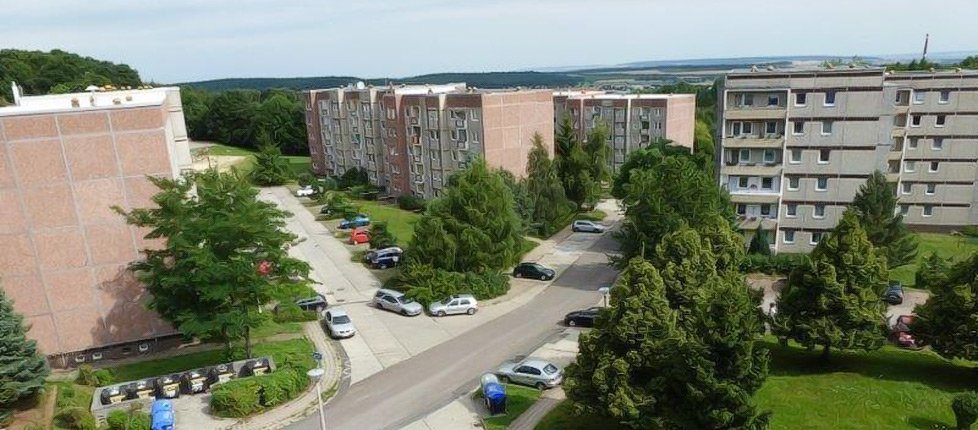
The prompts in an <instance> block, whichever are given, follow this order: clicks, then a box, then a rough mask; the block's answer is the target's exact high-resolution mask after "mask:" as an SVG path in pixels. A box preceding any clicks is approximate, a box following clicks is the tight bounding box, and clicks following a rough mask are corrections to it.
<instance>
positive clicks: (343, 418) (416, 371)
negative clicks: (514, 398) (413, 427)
mask: <svg viewBox="0 0 978 430" xmlns="http://www.w3.org/2000/svg"><path fill="white" fill-rule="evenodd" d="M616 249H617V243H616V242H615V241H614V239H612V238H611V237H610V235H605V236H604V237H603V238H601V239H600V240H598V242H597V243H595V244H594V246H592V247H591V248H590V249H588V250H586V251H584V252H582V253H581V256H580V258H578V260H577V261H576V263H574V264H573V265H572V266H571V267H569V268H568V269H567V270H565V271H564V272H563V273H561V274H559V276H558V278H557V279H556V280H555V281H554V283H553V284H552V285H551V286H550V287H549V288H547V289H546V290H545V291H544V292H542V293H540V294H539V295H538V296H537V297H535V298H534V299H533V300H531V301H530V302H528V303H527V304H526V305H524V306H522V307H520V308H517V309H515V310H513V311H511V312H510V313H508V314H506V315H504V316H502V317H499V318H496V319H494V320H492V321H490V322H488V323H486V324H483V325H481V326H479V327H477V328H475V329H472V330H471V331H468V332H466V333H465V334H463V335H461V336H458V337H455V338H454V339H451V340H448V341H446V342H444V343H442V344H440V345H438V346H435V347H433V348H431V349H428V350H427V351H425V352H423V353H421V354H419V355H417V356H414V357H412V358H411V359H408V360H406V361H403V362H401V363H398V364H396V365H394V366H391V367H388V368H386V369H384V370H383V371H381V372H379V373H377V374H374V375H373V376H371V377H369V378H367V379H365V380H363V381H361V382H359V383H357V384H355V385H353V386H351V387H350V389H349V390H348V391H347V392H346V393H342V394H341V396H340V397H338V398H335V399H333V401H331V402H330V403H329V405H328V406H327V407H326V414H327V416H326V425H327V428H329V429H332V430H384V429H392V430H394V429H400V428H401V427H404V426H406V425H408V424H410V423H412V422H414V421H416V420H418V419H421V418H423V417H425V416H426V415H428V414H429V413H431V412H434V411H435V410H437V409H438V408H440V407H442V406H444V405H446V404H448V403H450V402H451V401H453V400H455V399H456V398H458V397H459V396H461V395H463V394H465V393H466V392H468V391H469V390H470V389H471V388H472V387H474V386H476V385H477V384H478V379H479V377H480V376H481V375H482V374H483V373H485V372H488V371H492V370H494V369H495V368H496V367H497V366H499V365H500V364H501V363H502V362H504V361H506V360H509V359H512V358H513V357H514V356H516V355H521V354H527V353H528V352H530V351H533V350H534V349H536V348H537V347H538V346H540V345H542V344H543V343H545V342H546V340H547V339H548V338H549V337H551V336H553V335H556V334H557V333H558V331H559V330H560V329H561V325H560V324H561V320H562V318H563V316H564V314H566V313H567V312H570V311H572V310H575V309H580V308H584V307H588V306H593V305H594V304H595V303H596V302H597V301H598V300H599V299H600V298H601V295H600V293H598V292H597V289H598V288H599V287H600V286H602V285H605V284H607V283H609V282H611V281H612V280H613V279H614V277H615V275H616V273H617V272H616V271H615V270H613V269H612V268H611V267H609V266H608V264H607V261H608V260H607V257H606V254H607V253H610V252H613V251H615V250H616ZM318 421H319V417H318V415H312V416H310V417H307V418H306V419H304V420H303V421H299V422H297V423H295V424H293V425H291V426H289V427H287V428H288V429H290V430H317V429H319V422H318Z"/></svg>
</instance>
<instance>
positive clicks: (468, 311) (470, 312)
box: [465, 308, 475, 315]
mask: <svg viewBox="0 0 978 430" xmlns="http://www.w3.org/2000/svg"><path fill="white" fill-rule="evenodd" d="M465 313H467V314H469V315H475V308H469V310H467V311H465Z"/></svg>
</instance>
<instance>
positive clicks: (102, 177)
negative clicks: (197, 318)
mask: <svg viewBox="0 0 978 430" xmlns="http://www.w3.org/2000/svg"><path fill="white" fill-rule="evenodd" d="M14 94H15V96H14V104H13V105H11V106H7V107H0V250H2V251H0V288H3V291H4V292H5V293H6V295H7V297H9V298H10V299H12V300H13V302H14V308H15V309H16V310H17V311H18V312H20V313H22V314H24V315H25V317H26V323H27V324H28V325H29V326H30V331H29V336H30V337H31V338H33V339H36V340H37V341H38V345H39V346H40V349H41V350H42V351H43V352H44V353H45V354H47V355H48V357H49V358H50V359H51V362H52V364H53V365H55V366H69V365H74V364H77V363H84V362H90V361H97V360H100V359H104V358H111V357H122V356H126V355H130V354H133V355H134V354H140V353H148V352H151V351H153V350H156V349H158V348H161V347H163V346H165V345H167V344H172V343H174V342H176V343H179V335H178V334H177V333H176V332H175V331H174V329H173V328H172V327H171V326H169V325H168V324H166V323H164V322H162V321H160V320H159V318H158V317H157V316H156V315H155V314H154V313H152V312H150V311H148V310H147V309H146V307H145V304H144V303H145V301H146V299H147V295H146V293H145V291H144V289H143V288H142V286H141V285H140V284H139V283H138V282H137V281H136V280H135V279H134V278H133V276H132V275H131V274H130V273H129V272H128V271H127V270H126V267H127V264H128V263H130V262H131V261H133V260H135V259H136V258H138V256H139V252H140V250H142V249H145V248H149V247H152V246H158V243H157V242H156V241H150V240H146V239H144V236H145V234H146V233H147V231H146V230H143V229H138V228H135V227H132V226H129V225H128V224H126V222H125V220H124V219H123V218H122V217H121V216H120V215H118V214H117V213H115V212H114V211H113V210H112V209H111V206H120V207H122V208H126V209H128V208H135V207H148V206H150V205H152V201H151V200H150V198H151V197H152V196H153V195H154V194H155V193H156V188H155V186H154V185H153V184H152V183H151V182H150V181H149V180H148V179H147V176H161V177H170V178H173V177H176V176H177V175H179V174H180V173H181V172H182V171H183V170H184V169H188V168H190V167H191V165H192V162H191V157H190V151H189V149H188V143H187V133H186V126H185V124H184V119H183V109H182V106H181V103H180V90H179V89H178V88H158V89H143V90H129V91H105V92H102V91H92V92H90V93H80V94H60V95H49V96H21V95H20V94H19V91H18V88H17V87H16V86H14Z"/></svg>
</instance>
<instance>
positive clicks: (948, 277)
mask: <svg viewBox="0 0 978 430" xmlns="http://www.w3.org/2000/svg"><path fill="white" fill-rule="evenodd" d="M946 267H947V262H946V261H943V260H941V259H940V258H939V257H933V256H932V257H931V258H930V259H928V261H926V262H925V264H924V267H922V268H921V270H922V271H925V272H926V273H927V274H925V275H924V276H925V277H926V278H925V279H927V281H928V282H927V285H926V286H927V287H928V288H929V289H930V293H931V295H930V297H929V298H928V299H927V302H926V303H924V304H923V305H919V306H917V308H916V310H915V313H916V314H917V317H916V319H915V320H914V322H913V327H911V330H912V331H913V334H914V336H915V337H916V338H917V340H918V341H920V343H921V344H923V345H929V346H930V347H931V348H932V349H933V350H934V351H935V352H937V353H938V354H940V355H941V356H943V357H945V358H948V359H952V358H961V359H965V360H976V359H978V338H976V337H975V333H978V320H976V318H975V315H978V253H975V254H972V255H971V257H969V258H968V259H966V260H964V261H961V262H959V263H957V264H955V265H954V266H953V267H951V268H950V270H947V269H946ZM941 270H945V272H944V273H943V274H941V273H939V271H941Z"/></svg>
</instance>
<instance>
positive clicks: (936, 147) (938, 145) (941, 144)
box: [930, 137, 944, 151]
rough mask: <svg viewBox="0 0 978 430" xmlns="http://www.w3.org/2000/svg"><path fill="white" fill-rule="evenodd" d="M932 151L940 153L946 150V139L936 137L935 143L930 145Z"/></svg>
mask: <svg viewBox="0 0 978 430" xmlns="http://www.w3.org/2000/svg"><path fill="white" fill-rule="evenodd" d="M930 149H933V150H935V151H940V150H941V149H944V138H943V137H935V138H934V141H933V142H931V144H930Z"/></svg>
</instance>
